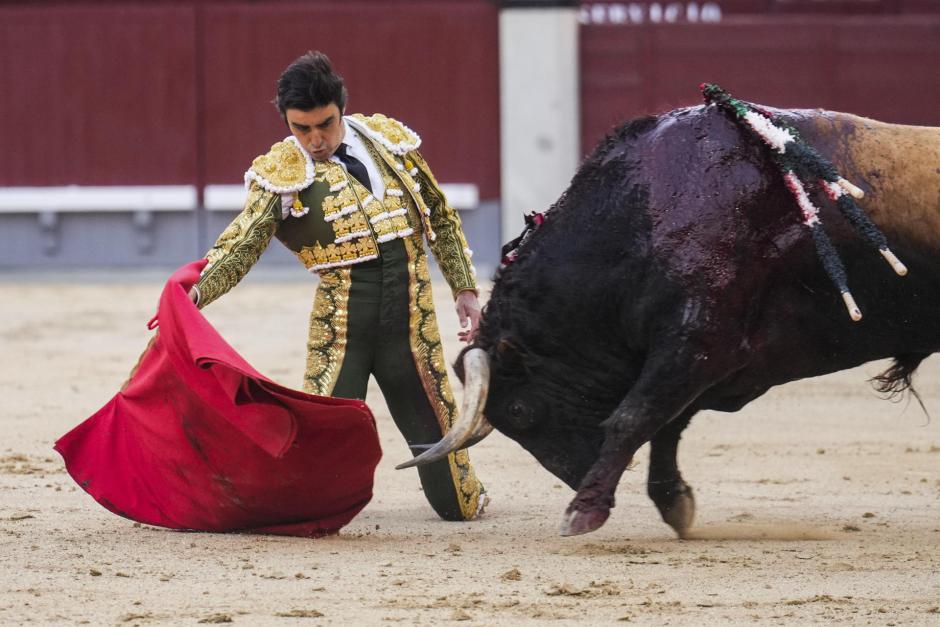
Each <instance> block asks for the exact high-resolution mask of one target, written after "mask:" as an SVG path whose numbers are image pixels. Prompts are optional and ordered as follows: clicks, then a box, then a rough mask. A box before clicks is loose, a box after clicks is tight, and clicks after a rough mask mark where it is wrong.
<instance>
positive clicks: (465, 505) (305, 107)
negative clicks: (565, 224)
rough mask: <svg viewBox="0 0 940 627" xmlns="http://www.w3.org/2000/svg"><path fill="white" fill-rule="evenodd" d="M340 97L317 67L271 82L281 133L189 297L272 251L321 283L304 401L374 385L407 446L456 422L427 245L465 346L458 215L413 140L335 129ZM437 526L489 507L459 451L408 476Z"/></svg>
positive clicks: (328, 70)
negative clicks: (275, 245) (278, 245)
mask: <svg viewBox="0 0 940 627" xmlns="http://www.w3.org/2000/svg"><path fill="white" fill-rule="evenodd" d="M346 97H347V92H346V88H345V85H344V83H343V79H342V78H341V77H340V76H339V75H337V74H336V73H335V72H334V71H333V68H332V66H331V64H330V61H329V59H328V58H327V57H326V55H324V54H322V53H319V52H309V53H307V54H305V55H303V56H302V57H300V58H299V59H297V60H296V61H294V62H293V63H292V64H291V65H290V66H288V68H287V69H286V70H285V71H284V73H283V74H282V75H281V77H280V79H279V80H278V85H277V99H276V104H277V107H278V109H279V111H280V114H281V116H282V118H283V120H284V121H285V123H286V124H287V126H288V128H289V129H290V131H291V135H290V136H289V137H287V138H286V139H285V140H284V141H281V142H278V143H276V144H274V145H273V146H272V147H271V150H270V151H269V152H268V153H267V154H265V155H262V156H260V157H258V158H256V159H255V160H254V161H253V162H252V164H251V168H250V169H249V170H248V171H247V172H246V173H245V182H246V185H247V188H248V195H247V200H246V202H245V208H244V210H243V211H242V212H241V213H240V214H239V215H238V216H237V217H236V218H235V219H234V220H233V221H232V223H231V224H229V226H228V227H227V228H226V229H225V230H224V231H223V232H222V234H221V235H220V236H219V238H218V240H217V241H216V243H215V245H214V246H213V247H212V248H211V249H210V250H209V252H208V253H207V255H206V257H207V259H208V261H209V263H208V265H207V266H206V269H205V270H204V271H203V274H202V277H201V278H200V280H199V282H198V283H197V284H196V286H195V287H194V288H193V292H192V294H191V295H192V297H193V299H194V300H195V301H196V303H197V304H198V305H199V307H204V306H206V305H207V304H209V303H210V302H212V301H214V300H215V299H217V298H218V297H219V296H221V295H222V294H224V293H226V292H227V291H228V290H230V289H231V288H232V287H234V286H235V285H236V284H237V283H238V282H239V281H240V280H241V279H242V277H243V276H244V275H245V274H246V273H247V272H248V270H249V269H250V268H251V267H252V266H253V265H254V264H255V262H257V260H258V258H259V257H260V256H261V253H262V252H263V251H264V250H265V248H266V247H267V246H268V244H269V243H270V241H271V239H272V238H274V237H276V238H277V239H279V240H280V241H281V242H282V243H283V244H284V245H285V246H287V248H289V249H290V250H291V252H293V253H294V254H295V255H296V256H297V258H298V259H299V260H300V262H301V263H302V264H303V265H304V266H305V267H306V268H307V269H308V270H309V271H311V272H315V273H316V274H318V275H319V278H320V282H319V286H318V287H317V291H316V295H315V297H314V302H313V310H312V312H311V315H310V332H309V339H308V343H307V365H306V372H305V375H304V390H305V391H306V392H309V393H311V394H317V395H321V396H330V395H332V396H340V397H345V398H358V399H363V400H364V399H365V397H366V389H367V385H368V380H369V376H370V375H372V376H374V377H375V379H376V381H377V382H378V384H379V387H380V389H381V390H382V394H383V396H384V397H385V400H386V403H387V404H388V407H389V410H390V412H391V414H392V418H393V419H394V421H395V424H396V425H397V427H398V429H399V430H400V431H401V433H402V435H404V437H405V440H406V441H407V442H408V444H409V445H416V444H426V443H429V442H435V441H437V440H439V439H440V438H441V436H442V435H443V433H445V432H446V431H447V430H448V429H449V427H450V426H451V424H452V423H453V422H454V420H455V419H456V412H457V408H456V405H455V402H454V397H453V394H452V393H451V389H450V385H449V383H448V377H447V369H446V362H445V361H444V354H443V349H442V346H441V336H440V332H439V330H438V324H437V318H436V316H435V310H434V303H433V301H432V297H431V281H430V276H429V273H428V262H427V253H426V252H425V248H424V241H427V243H428V245H429V247H430V249H431V251H432V252H433V253H434V256H435V258H436V259H437V262H438V265H439V267H440V269H441V271H442V273H443V275H444V277H445V279H446V280H447V282H448V284H449V286H450V288H451V291H452V292H453V295H454V298H455V301H456V305H457V310H458V315H459V316H460V318H461V323H462V324H466V322H469V323H470V325H469V328H468V329H467V330H466V331H464V332H462V333H461V338H462V339H465V340H469V339H470V338H471V337H472V335H473V333H474V332H475V330H476V325H477V324H478V320H479V311H480V309H479V304H478V302H477V288H476V280H475V273H474V269H473V265H472V263H471V260H470V257H471V255H472V253H471V251H470V249H469V247H468V246H467V242H466V239H465V237H464V234H463V230H462V227H461V223H460V218H459V217H458V215H457V212H456V211H455V210H454V209H453V208H452V207H451V206H450V205H449V204H448V203H447V199H446V198H445V196H444V194H443V193H442V192H441V188H440V186H439V185H438V183H437V181H436V180H435V178H434V175H433V174H432V173H431V170H430V168H429V167H428V165H427V163H426V162H425V160H424V159H423V158H422V156H421V154H420V153H419V152H418V147H419V146H420V144H421V139H420V137H419V136H418V135H417V133H415V132H414V131H412V130H411V129H409V128H408V127H407V126H405V125H404V124H402V123H401V122H398V121H397V120H394V119H392V118H390V117H386V116H384V115H381V114H375V115H371V116H364V115H359V114H356V115H348V116H347V115H344V112H345V105H346ZM418 472H419V476H420V479H421V484H422V486H423V489H424V493H425V496H426V497H427V499H428V501H429V502H430V504H431V506H432V507H433V508H434V510H435V511H436V512H437V513H438V515H439V516H441V518H443V519H445V520H469V519H472V518H475V517H476V516H478V515H479V514H480V513H481V512H482V510H483V506H484V505H485V504H486V502H487V496H486V494H485V492H484V488H483V485H482V484H481V483H480V481H479V480H478V479H477V477H476V475H475V473H474V470H473V467H472V466H471V464H470V459H469V456H468V454H467V452H466V450H460V451H457V452H455V453H451V454H450V455H449V456H448V458H447V459H443V460H440V461H438V462H435V463H433V464H430V465H427V466H423V467H420V468H419V469H418Z"/></svg>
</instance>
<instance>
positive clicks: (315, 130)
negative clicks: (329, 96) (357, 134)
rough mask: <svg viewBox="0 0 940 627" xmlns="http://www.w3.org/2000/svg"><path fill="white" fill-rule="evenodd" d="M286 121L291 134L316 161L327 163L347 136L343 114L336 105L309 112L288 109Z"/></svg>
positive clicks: (285, 116)
mask: <svg viewBox="0 0 940 627" xmlns="http://www.w3.org/2000/svg"><path fill="white" fill-rule="evenodd" d="M284 119H285V120H286V121H287V126H289V127H290V132H291V134H293V136H294V137H296V138H297V141H299V142H300V145H301V146H303V147H304V148H306V149H307V152H309V153H310V156H311V157H313V159H314V160H315V161H327V160H328V159H329V158H330V157H332V156H333V153H334V152H336V149H337V148H339V145H340V144H341V143H342V142H343V137H344V135H345V134H346V127H345V125H344V124H343V112H342V111H340V110H339V107H338V106H336V103H333V102H331V103H330V104H328V105H326V106H323V107H316V108H314V109H310V110H309V111H304V110H302V109H288V110H287V111H285V112H284Z"/></svg>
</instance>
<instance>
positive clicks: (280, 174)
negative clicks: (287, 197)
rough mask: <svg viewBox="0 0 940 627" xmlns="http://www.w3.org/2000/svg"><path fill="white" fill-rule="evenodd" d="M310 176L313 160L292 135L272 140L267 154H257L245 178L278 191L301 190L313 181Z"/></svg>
mask: <svg viewBox="0 0 940 627" xmlns="http://www.w3.org/2000/svg"><path fill="white" fill-rule="evenodd" d="M313 177H314V166H313V162H312V160H311V159H310V157H309V156H308V155H306V154H305V153H304V152H303V149H302V148H301V147H300V146H299V145H298V144H297V140H295V139H294V138H293V137H288V138H287V139H285V140H284V141H282V142H278V143H276V144H274V145H273V146H271V150H270V151H268V153H267V154H264V155H261V156H260V157H256V158H255V160H254V161H252V162H251V168H249V170H248V171H247V172H246V173H245V179H246V180H255V181H257V182H258V183H259V184H261V186H262V187H264V188H265V189H267V190H269V191H272V192H275V193H279V194H280V193H286V192H296V191H300V190H301V189H303V188H305V187H307V186H308V185H310V183H312V182H313Z"/></svg>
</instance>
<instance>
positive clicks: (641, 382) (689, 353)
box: [561, 337, 724, 536]
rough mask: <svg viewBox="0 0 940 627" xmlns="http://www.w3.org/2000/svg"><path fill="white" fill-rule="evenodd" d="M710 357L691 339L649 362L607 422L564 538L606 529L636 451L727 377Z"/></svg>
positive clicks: (664, 347) (569, 511) (661, 347)
mask: <svg viewBox="0 0 940 627" xmlns="http://www.w3.org/2000/svg"><path fill="white" fill-rule="evenodd" d="M706 355H707V353H704V352H702V351H700V350H697V349H696V347H695V342H694V341H690V339H689V338H688V337H685V338H682V342H681V343H680V344H679V345H675V344H674V343H673V344H667V343H665V342H664V343H662V344H660V345H659V346H658V349H657V352H656V353H654V354H651V355H650V356H649V357H648V358H647V360H646V363H644V364H643V370H642V372H641V374H640V378H639V379H638V380H637V382H636V384H635V385H634V386H633V388H631V389H630V392H629V393H627V396H626V397H625V398H624V399H623V401H621V403H620V405H619V406H618V407H617V409H616V410H614V412H613V414H611V416H610V418H608V419H607V420H605V421H604V422H603V423H602V425H603V427H604V430H605V434H604V444H603V446H602V447H601V452H600V455H599V456H598V459H597V461H596V462H595V463H594V465H593V466H592V467H591V469H590V470H589V471H588V473H587V475H585V477H584V479H583V480H582V481H581V485H580V486H579V487H578V494H577V496H575V498H574V500H573V501H572V502H571V504H570V505H569V506H568V509H567V510H566V511H565V518H564V521H563V522H562V526H561V534H562V535H565V536H570V535H578V534H582V533H588V532H591V531H594V530H595V529H597V528H599V527H600V526H601V525H603V524H604V522H605V521H606V520H607V518H608V516H610V510H611V508H612V507H613V506H614V491H615V490H616V489H617V484H618V483H619V482H620V477H621V475H622V474H623V472H624V470H626V467H627V464H629V463H630V460H631V459H632V458H633V454H634V453H635V452H636V450H637V449H638V448H640V446H642V445H643V444H645V443H646V442H649V441H650V439H651V438H652V437H653V436H654V435H655V434H656V433H657V432H658V431H660V429H662V428H664V427H665V426H666V425H668V424H669V423H670V422H672V421H673V420H674V419H676V418H678V417H680V416H681V415H682V414H683V413H684V412H685V411H686V410H687V408H688V407H689V406H690V405H691V404H692V402H693V401H694V400H695V399H696V398H698V396H699V394H701V393H702V391H703V390H705V389H706V388H708V387H709V386H710V385H711V384H712V383H714V382H715V381H716V380H718V379H720V378H721V376H722V375H723V373H724V371H720V372H719V371H718V370H717V369H716V365H717V364H715V362H716V361H717V360H708V357H707V356H706ZM680 431H681V430H680Z"/></svg>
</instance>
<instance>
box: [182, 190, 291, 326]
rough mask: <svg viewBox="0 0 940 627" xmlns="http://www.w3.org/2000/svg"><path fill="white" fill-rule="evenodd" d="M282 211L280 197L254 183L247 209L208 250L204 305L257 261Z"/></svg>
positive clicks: (202, 293) (201, 288) (201, 291)
mask: <svg viewBox="0 0 940 627" xmlns="http://www.w3.org/2000/svg"><path fill="white" fill-rule="evenodd" d="M280 214H281V212H280V197H279V196H278V195H277V194H273V193H271V192H269V191H266V190H264V189H263V188H262V187H261V186H260V185H259V184H257V183H252V184H251V187H249V189H248V198H247V199H246V201H245V208H244V210H242V212H241V213H240V214H238V216H236V218H235V219H234V220H233V221H232V222H231V223H230V224H229V225H228V227H226V229H225V230H224V231H222V234H221V235H219V239H218V240H216V242H215V245H214V246H213V247H212V248H211V249H210V250H209V252H208V253H206V258H207V259H208V260H209V264H208V265H207V266H206V269H205V270H204V271H203V274H202V277H201V278H200V279H199V283H198V284H197V288H198V290H199V306H200V307H205V306H206V305H208V304H209V303H211V302H212V301H214V300H215V299H217V298H218V297H220V296H222V295H223V294H225V293H226V292H228V291H229V290H230V289H232V288H233V287H235V285H236V284H238V282H239V281H241V280H242V277H244V276H245V274H246V273H247V272H248V270H250V269H251V267H252V266H253V265H255V263H257V261H258V258H259V257H261V253H263V252H264V249H265V248H267V246H268V244H269V243H270V242H271V238H272V237H273V236H274V232H275V231H276V230H277V225H278V218H279V216H280Z"/></svg>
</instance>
